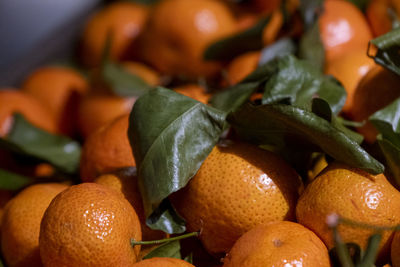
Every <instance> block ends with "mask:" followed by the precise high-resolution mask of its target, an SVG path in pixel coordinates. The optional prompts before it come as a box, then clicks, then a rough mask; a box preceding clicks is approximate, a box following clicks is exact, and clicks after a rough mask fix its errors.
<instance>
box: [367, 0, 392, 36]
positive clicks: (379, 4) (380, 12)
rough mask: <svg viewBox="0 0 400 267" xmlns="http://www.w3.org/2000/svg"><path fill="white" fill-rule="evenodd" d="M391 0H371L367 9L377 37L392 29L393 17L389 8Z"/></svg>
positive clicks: (370, 23) (372, 28)
mask: <svg viewBox="0 0 400 267" xmlns="http://www.w3.org/2000/svg"><path fill="white" fill-rule="evenodd" d="M391 2H392V1H390V0H371V1H369V3H368V6H367V9H366V11H365V13H366V16H367V19H368V22H369V25H370V26H371V30H372V33H373V34H374V36H375V37H377V36H380V35H382V34H385V33H387V32H389V31H390V30H391V29H392V23H393V21H392V19H391V17H390V13H389V8H391Z"/></svg>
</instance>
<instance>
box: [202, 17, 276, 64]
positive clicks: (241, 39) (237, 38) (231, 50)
mask: <svg viewBox="0 0 400 267" xmlns="http://www.w3.org/2000/svg"><path fill="white" fill-rule="evenodd" d="M270 18H271V17H270V16H267V17H265V18H262V19H260V20H259V21H258V22H257V23H256V24H255V25H254V26H253V27H251V28H250V29H247V30H244V31H242V32H239V33H236V34H234V35H232V36H229V37H226V38H224V39H222V40H218V41H216V42H215V43H212V44H211V45H210V46H208V47H207V49H206V50H205V51H204V54H203V57H204V59H205V60H230V59H232V58H235V57H236V56H238V55H240V54H243V53H245V52H249V51H255V50H260V49H261V48H263V41H262V34H263V29H264V27H265V26H266V25H267V24H268V23H269V21H270Z"/></svg>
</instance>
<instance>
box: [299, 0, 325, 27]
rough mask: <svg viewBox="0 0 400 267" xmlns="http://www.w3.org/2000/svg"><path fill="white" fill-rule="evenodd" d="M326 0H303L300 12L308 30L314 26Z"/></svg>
mask: <svg viewBox="0 0 400 267" xmlns="http://www.w3.org/2000/svg"><path fill="white" fill-rule="evenodd" d="M323 4H324V0H301V1H300V7H299V9H300V14H301V16H302V18H303V21H304V26H305V28H306V30H309V29H310V28H311V27H313V26H314V25H315V23H316V21H317V20H318V17H319V15H320V13H321V10H322V6H323Z"/></svg>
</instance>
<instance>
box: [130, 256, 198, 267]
mask: <svg viewBox="0 0 400 267" xmlns="http://www.w3.org/2000/svg"><path fill="white" fill-rule="evenodd" d="M133 266H135V267H193V266H194V265H192V264H190V263H188V262H186V261H184V260H180V259H175V258H158V257H155V258H150V259H147V260H143V261H139V262H137V263H135V264H134V265H133Z"/></svg>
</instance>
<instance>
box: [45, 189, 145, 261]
mask: <svg viewBox="0 0 400 267" xmlns="http://www.w3.org/2000/svg"><path fill="white" fill-rule="evenodd" d="M131 238H133V239H135V240H141V231H140V222H139V219H138V217H137V215H136V213H135V210H134V209H133V208H132V206H131V205H130V204H129V202H128V201H127V200H126V199H125V198H124V197H123V196H122V195H121V194H119V193H117V192H115V191H114V190H111V189H109V188H107V187H105V186H102V185H99V184H95V183H83V184H79V185H75V186H71V187H70V188H69V189H67V190H65V191H64V192H62V193H61V194H59V195H58V196H57V197H55V198H54V200H53V201H52V202H51V203H50V205H49V207H48V208H47V210H46V212H45V214H44V216H43V220H42V224H41V226H40V236H39V248H40V256H41V258H42V261H43V265H44V266H132V265H133V264H134V263H135V262H136V261H137V256H138V254H139V251H140V246H135V247H134V248H133V247H132V246H131V243H130V241H131Z"/></svg>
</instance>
